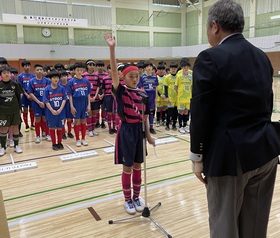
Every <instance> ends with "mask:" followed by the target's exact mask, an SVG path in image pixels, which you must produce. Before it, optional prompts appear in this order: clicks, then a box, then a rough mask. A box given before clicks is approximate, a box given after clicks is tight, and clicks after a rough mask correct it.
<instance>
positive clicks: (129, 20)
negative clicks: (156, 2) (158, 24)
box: [116, 8, 149, 26]
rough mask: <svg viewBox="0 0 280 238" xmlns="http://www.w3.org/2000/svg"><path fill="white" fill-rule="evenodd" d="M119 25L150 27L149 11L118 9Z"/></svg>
mask: <svg viewBox="0 0 280 238" xmlns="http://www.w3.org/2000/svg"><path fill="white" fill-rule="evenodd" d="M116 17H117V24H118V25H134V26H149V20H148V19H149V11H145V10H136V9H124V8H116Z"/></svg>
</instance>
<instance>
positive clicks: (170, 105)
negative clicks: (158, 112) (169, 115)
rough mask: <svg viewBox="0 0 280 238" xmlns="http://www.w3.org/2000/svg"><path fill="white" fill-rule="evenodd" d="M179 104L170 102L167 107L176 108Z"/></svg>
mask: <svg viewBox="0 0 280 238" xmlns="http://www.w3.org/2000/svg"><path fill="white" fill-rule="evenodd" d="M176 106H177V103H176V102H172V101H171V102H168V104H167V107H176Z"/></svg>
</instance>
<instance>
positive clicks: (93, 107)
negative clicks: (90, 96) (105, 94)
mask: <svg viewBox="0 0 280 238" xmlns="http://www.w3.org/2000/svg"><path fill="white" fill-rule="evenodd" d="M99 109H100V101H97V102H91V103H90V110H92V111H96V110H99Z"/></svg>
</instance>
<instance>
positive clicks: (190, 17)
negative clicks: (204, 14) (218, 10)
mask: <svg viewBox="0 0 280 238" xmlns="http://www.w3.org/2000/svg"><path fill="white" fill-rule="evenodd" d="M186 27H187V29H186V34H187V36H186V40H187V42H186V45H187V46H190V45H197V44H198V11H191V12H188V13H186Z"/></svg>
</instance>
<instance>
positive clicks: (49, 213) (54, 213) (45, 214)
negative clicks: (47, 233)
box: [8, 175, 196, 227]
mask: <svg viewBox="0 0 280 238" xmlns="http://www.w3.org/2000/svg"><path fill="white" fill-rule="evenodd" d="M194 178H196V176H194V175H193V176H188V177H186V178H181V179H177V180H173V181H168V182H164V183H160V184H157V185H153V186H150V187H148V188H147V190H148V191H150V190H153V189H157V188H160V187H162V186H168V185H172V184H175V183H179V182H183V181H187V180H191V179H194ZM141 190H143V189H141ZM120 197H123V194H118V195H115V196H109V197H106V198H102V199H98V200H96V201H92V202H86V203H83V204H78V205H74V206H70V207H67V208H63V209H59V210H56V211H52V212H47V213H44V214H40V215H36V216H32V217H28V218H24V219H20V220H18V221H14V222H9V223H8V225H9V227H13V226H17V225H23V224H26V223H29V222H32V221H37V220H40V219H43V218H47V217H51V216H55V215H59V214H62V213H65V212H70V211H74V210H77V209H79V208H84V207H89V206H92V205H95V204H98V203H102V202H106V201H112V200H114V199H116V198H120Z"/></svg>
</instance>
